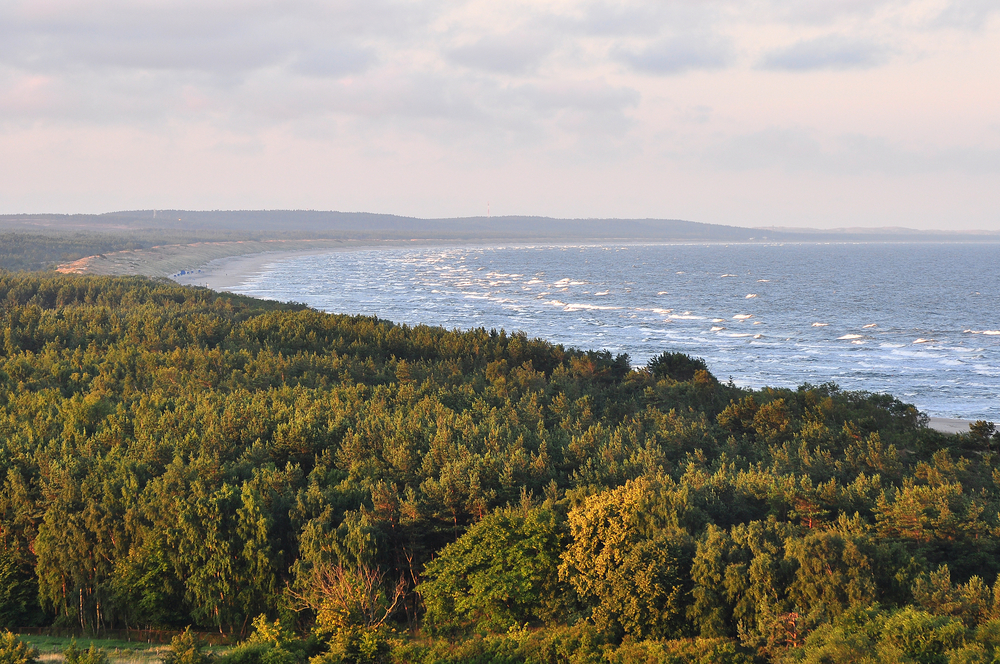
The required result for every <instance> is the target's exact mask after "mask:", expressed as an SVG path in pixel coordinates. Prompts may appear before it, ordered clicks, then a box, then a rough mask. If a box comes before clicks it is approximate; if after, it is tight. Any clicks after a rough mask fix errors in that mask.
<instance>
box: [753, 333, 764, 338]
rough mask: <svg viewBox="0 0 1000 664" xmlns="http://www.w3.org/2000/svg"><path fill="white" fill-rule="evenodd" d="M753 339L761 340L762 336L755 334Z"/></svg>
mask: <svg viewBox="0 0 1000 664" xmlns="http://www.w3.org/2000/svg"><path fill="white" fill-rule="evenodd" d="M753 338H754V339H763V338H764V335H763V334H755V335H753Z"/></svg>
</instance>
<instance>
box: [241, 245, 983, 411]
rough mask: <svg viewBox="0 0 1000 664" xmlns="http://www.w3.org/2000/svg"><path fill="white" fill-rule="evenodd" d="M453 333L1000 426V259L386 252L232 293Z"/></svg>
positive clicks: (935, 249) (285, 268)
mask: <svg viewBox="0 0 1000 664" xmlns="http://www.w3.org/2000/svg"><path fill="white" fill-rule="evenodd" d="M230 290H233V291H235V292H239V293H244V294H247V295H253V296H256V297H263V298H270V299H277V300H285V301H288V300H294V301H297V302H304V303H307V304H309V305H310V306H313V307H315V308H317V309H320V310H323V311H329V312H339V313H351V314H375V315H378V316H379V317H380V318H385V319H388V320H392V321H395V322H399V323H407V324H418V323H424V324H429V325H439V326H443V327H446V328H449V329H453V328H458V329H469V328H478V327H484V328H486V329H491V328H496V329H501V328H503V329H506V330H508V331H516V330H523V331H524V332H526V333H527V334H528V335H529V336H531V337H542V338H544V339H548V340H550V341H553V342H556V343H560V344H564V345H566V346H573V347H577V348H584V349H607V350H609V351H611V352H612V353H615V354H617V353H628V355H629V356H630V357H631V359H632V364H633V366H638V365H642V364H644V363H645V362H646V361H647V360H648V359H649V358H650V357H652V356H654V355H657V354H659V353H661V352H663V351H664V350H670V351H682V352H685V353H688V354H691V355H694V356H697V357H702V358H704V359H705V360H706V361H707V362H708V365H709V368H710V369H711V371H712V372H713V373H714V374H715V375H716V376H717V377H718V378H719V379H720V380H723V381H726V380H729V379H732V380H733V381H734V382H735V383H736V384H738V385H742V386H750V387H755V388H760V387H763V386H774V387H796V386H798V385H801V384H803V383H807V382H808V383H813V384H820V383H825V382H831V381H832V382H835V383H837V384H838V385H840V386H841V387H842V388H843V389H848V390H867V391H870V392H888V393H891V394H893V395H894V396H896V397H898V398H900V399H902V400H903V401H906V402H908V403H913V404H915V405H916V406H917V407H918V408H920V410H921V411H923V412H926V413H927V414H928V415H931V416H938V417H959V418H965V419H989V420H996V421H1000V398H998V397H1000V307H998V305H1000V247H998V246H997V245H978V244H949V245H926V244H781V245H763V244H729V245H719V244H708V245H692V244H628V245H623V244H606V245H589V244H588V245H505V246H471V247H470V246H463V247H426V246H421V247H414V248H377V249H361V250H354V251H334V252H330V253H327V254H321V255H314V256H303V257H295V258H289V259H284V260H277V261H275V262H274V263H271V264H269V265H267V266H266V267H265V269H264V271H263V272H261V273H259V274H257V275H254V276H252V277H249V278H248V279H247V280H246V281H245V282H244V283H242V284H240V285H239V286H237V287H235V288H232V289H230Z"/></svg>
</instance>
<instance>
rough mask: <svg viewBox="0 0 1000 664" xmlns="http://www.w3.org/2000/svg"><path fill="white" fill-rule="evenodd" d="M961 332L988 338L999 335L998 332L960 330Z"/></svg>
mask: <svg viewBox="0 0 1000 664" xmlns="http://www.w3.org/2000/svg"><path fill="white" fill-rule="evenodd" d="M962 331H963V332H968V333H969V334H985V335H986V336H988V337H992V336H996V335H998V334H1000V330H962Z"/></svg>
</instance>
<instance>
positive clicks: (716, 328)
mask: <svg viewBox="0 0 1000 664" xmlns="http://www.w3.org/2000/svg"><path fill="white" fill-rule="evenodd" d="M724 329H726V328H724V327H720V326H718V325H713V326H712V329H710V330H709V332H718V331H719V330H724Z"/></svg>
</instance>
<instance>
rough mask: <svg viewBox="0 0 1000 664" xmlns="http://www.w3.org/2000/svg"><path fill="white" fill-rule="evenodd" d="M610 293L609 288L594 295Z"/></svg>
mask: <svg viewBox="0 0 1000 664" xmlns="http://www.w3.org/2000/svg"><path fill="white" fill-rule="evenodd" d="M610 293H611V291H609V290H602V291H601V292H600V293H594V295H609V294H610Z"/></svg>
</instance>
